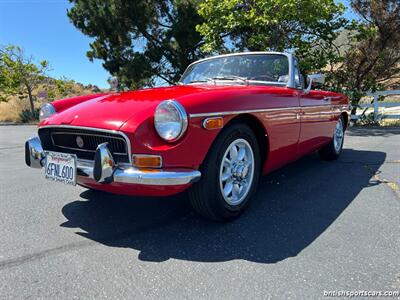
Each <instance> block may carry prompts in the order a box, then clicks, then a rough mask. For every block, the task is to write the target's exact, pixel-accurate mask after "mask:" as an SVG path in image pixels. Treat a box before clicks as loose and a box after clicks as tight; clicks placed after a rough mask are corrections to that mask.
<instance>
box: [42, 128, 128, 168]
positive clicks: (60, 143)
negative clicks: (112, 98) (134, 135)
mask: <svg viewBox="0 0 400 300" xmlns="http://www.w3.org/2000/svg"><path fill="white" fill-rule="evenodd" d="M39 136H40V139H41V141H42V144H43V147H44V149H45V150H47V151H57V152H68V153H74V154H77V156H78V158H80V159H85V160H94V153H95V151H96V148H97V146H98V144H101V143H104V142H109V144H110V148H112V150H115V151H113V155H115V158H116V161H117V163H118V162H119V163H129V164H131V163H132V155H131V153H132V152H131V144H130V140H129V138H128V136H127V135H126V134H125V133H123V132H121V131H117V130H107V129H98V128H93V127H83V126H69V125H48V126H42V127H40V128H39ZM69 136H70V137H69ZM78 136H79V137H81V138H82V139H83V140H84V142H85V144H86V143H88V144H87V146H88V148H86V147H85V146H84V147H82V148H79V146H77V144H76V143H75V144H71V143H70V145H68V142H71V140H69V141H65V140H62V139H61V140H60V138H63V137H64V138H65V137H68V139H71V138H72V139H74V140H75V137H78ZM92 156H93V157H92Z"/></svg>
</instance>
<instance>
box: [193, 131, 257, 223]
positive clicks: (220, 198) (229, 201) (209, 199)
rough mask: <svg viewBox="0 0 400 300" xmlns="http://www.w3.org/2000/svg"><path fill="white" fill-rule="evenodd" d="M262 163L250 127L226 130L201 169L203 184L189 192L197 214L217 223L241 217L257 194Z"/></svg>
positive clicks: (198, 183)
mask: <svg viewBox="0 0 400 300" xmlns="http://www.w3.org/2000/svg"><path fill="white" fill-rule="evenodd" d="M260 163H261V162H260V151H259V146H258V143H257V139H256V137H255V135H254V133H253V131H252V130H251V129H250V128H249V127H248V126H247V125H244V124H241V123H236V124H232V125H230V126H229V127H226V128H224V130H223V131H222V132H221V133H220V135H219V136H218V138H217V140H216V141H215V142H214V144H213V146H212V148H211V149H210V151H209V153H208V155H207V157H206V159H205V161H204V163H203V165H202V167H201V168H200V169H201V173H202V178H201V180H200V181H199V182H197V183H195V184H194V185H193V187H192V188H191V189H190V190H189V197H190V202H191V204H192V207H193V208H194V210H195V211H196V212H198V213H199V214H200V215H202V216H204V217H206V218H209V219H213V220H217V221H226V220H230V219H233V218H235V217H237V216H239V215H240V214H241V213H242V212H243V210H244V209H245V208H246V207H247V205H248V203H249V201H250V198H251V196H252V195H253V194H254V192H255V190H256V187H257V183H258V179H259V175H260Z"/></svg>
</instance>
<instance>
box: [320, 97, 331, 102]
mask: <svg viewBox="0 0 400 300" xmlns="http://www.w3.org/2000/svg"><path fill="white" fill-rule="evenodd" d="M322 100H324V101H326V102H328V101H331V100H332V97H324V98H322Z"/></svg>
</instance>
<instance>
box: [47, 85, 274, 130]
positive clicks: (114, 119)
mask: <svg viewBox="0 0 400 300" xmlns="http://www.w3.org/2000/svg"><path fill="white" fill-rule="evenodd" d="M260 89H263V90H262V92H263V93H265V92H266V89H268V87H265V86H264V87H262V88H260V87H256V86H245V85H177V86H171V87H161V88H151V89H142V90H136V91H129V92H122V93H113V94H106V95H100V96H98V95H97V96H95V98H92V99H90V100H86V101H83V102H81V103H79V104H76V105H74V106H72V107H69V108H67V109H65V110H63V111H61V112H59V113H57V114H56V115H54V116H52V117H50V118H48V119H47V120H46V121H44V122H42V123H41V124H40V126H46V125H69V126H84V127H94V128H103V129H110V130H118V129H120V128H121V127H122V126H123V125H124V123H126V122H127V121H128V120H130V119H133V120H134V121H132V122H133V123H139V122H141V121H143V120H144V119H147V118H152V117H153V115H154V111H155V109H156V107H157V105H158V104H159V103H160V102H161V101H163V100H168V99H175V100H177V101H179V102H180V103H181V104H182V105H183V106H184V107H185V109H186V111H187V113H188V114H190V113H198V112H204V110H207V111H210V112H211V111H214V110H217V108H218V106H220V104H219V101H218V100H220V99H234V98H237V97H241V96H243V95H245V94H249V93H258V92H260ZM271 89H276V87H275V88H274V87H271ZM62 101H65V100H62ZM67 101H68V100H67ZM56 103H57V101H56V102H55V104H56ZM241 104H243V105H245V102H241ZM238 108H240V107H238ZM130 127H131V126H130Z"/></svg>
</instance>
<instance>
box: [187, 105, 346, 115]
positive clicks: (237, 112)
mask: <svg viewBox="0 0 400 300" xmlns="http://www.w3.org/2000/svg"><path fill="white" fill-rule="evenodd" d="M344 106H346V105H342V104H339V105H330V104H324V105H310V106H293V107H276V108H265V109H248V110H233V111H219V112H209V113H195V114H189V117H190V118H199V117H215V116H226V115H236V114H247V113H262V112H269V111H281V110H282V111H285V110H299V109H309V108H321V107H329V108H335V107H338V108H343V107H344ZM346 107H347V106H346Z"/></svg>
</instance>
